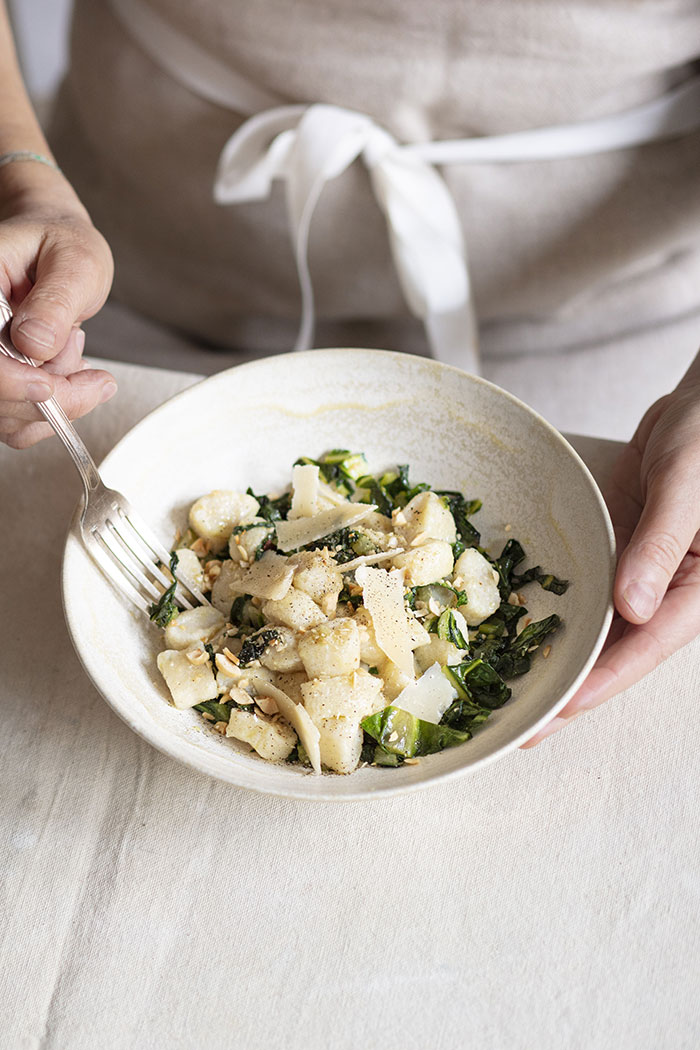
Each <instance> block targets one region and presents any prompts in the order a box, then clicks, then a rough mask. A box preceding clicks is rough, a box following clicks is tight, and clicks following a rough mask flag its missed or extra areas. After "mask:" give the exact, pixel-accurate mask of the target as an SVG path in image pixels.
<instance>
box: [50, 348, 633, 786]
mask: <svg viewBox="0 0 700 1050" xmlns="http://www.w3.org/2000/svg"><path fill="white" fill-rule="evenodd" d="M330 448H350V449H353V450H360V451H363V452H364V453H365V455H366V457H367V460H368V462H369V464H370V469H371V470H372V471H373V472H376V471H378V470H381V469H383V468H387V467H390V466H392V465H395V464H396V463H408V464H410V473H411V479H412V480H415V481H419V480H421V481H427V482H429V483H430V484H431V485H433V486H435V487H437V488H447V489H458V490H459V491H460V492H463V493H464V494H465V495H466V496H467V497H468V498H474V497H478V498H480V499H482V500H483V508H482V510H481V511H480V512H479V514H478V517H477V519H476V523H477V524H478V526H479V528H480V530H481V532H482V542H483V543H484V545H485V546H486V547H487V548H489V549H490V550H492V551H494V552H500V549H501V547H502V545H503V543H504V542H505V540H506V539H508V537H509V536H514V537H517V538H518V539H519V540H520V541H521V543H522V544H523V546H524V547H525V549H526V551H527V553H528V562H526V563H525V564H526V565H528V564H535V563H539V564H541V565H543V566H544V567H546V568H547V569H548V570H549V571H551V572H554V573H555V574H556V575H558V576H561V577H565V578H567V579H569V580H570V581H571V585H570V587H569V589H568V591H567V592H566V594H564V595H562V596H560V597H558V596H556V595H553V594H551V593H548V592H545V591H542V590H541V589H540V588H539V587H537V586H536V585H530V587H529V588H528V609H529V611H530V614H531V615H532V617H533V618H534V619H540V618H541V617H543V616H546V615H548V614H549V613H551V612H557V613H559V614H560V615H561V617H562V619H563V621H564V626H563V627H562V628H561V629H560V630H559V631H558V632H557V634H556V635H555V636H553V638H552V649H551V655H550V656H549V658H548V659H546V660H544V659H542V658H541V655H540V656H539V658H537V659H535V660H534V661H533V669H532V671H531V672H530V673H529V674H527V675H526V676H524V677H523V678H520V679H516V680H515V681H514V682H513V683H511V684H512V685H513V697H512V699H511V700H510V701H509V703H508V704H506V705H505V706H504V707H503V708H501V709H500V710H498V711H496V712H495V713H494V714H493V715H492V717H491V718H490V719H489V721H488V722H487V723H486V724H485V726H484V727H483V728H481V729H480V730H479V731H478V733H477V734H476V735H475V736H474V738H473V739H472V740H470V741H468V742H467V743H466V744H464V745H462V746H460V747H456V748H452V749H450V750H447V751H444V752H442V753H440V754H437V755H432V756H429V757H427V758H423V759H421V761H420V762H419V763H418V764H417V765H410V766H403V767H401V768H398V769H380V768H376V767H366V768H362V769H359V770H357V771H356V772H355V773H353V774H352V775H350V776H345V777H344V776H338V775H333V774H327V775H322V776H314V775H313V774H310V773H307V772H306V771H305V770H303V769H301V768H299V767H294V766H288V765H272V764H269V763H267V762H264V761H262V760H261V759H260V758H258V757H257V756H256V755H255V754H254V753H251V752H250V751H249V749H248V748H247V746H246V745H243V744H238V743H236V742H233V741H231V740H226V739H225V738H222V737H221V736H219V735H218V734H217V733H216V732H215V731H213V730H212V729H210V728H209V727H208V726H207V725H206V724H205V723H204V722H203V720H202V719H201V718H200V716H199V715H198V714H197V713H196V712H194V711H186V712H183V711H177V710H175V708H174V707H172V706H171V704H170V703H169V702H168V694H167V692H166V689H165V686H164V683H163V681H162V679H161V677H160V675H159V673H158V671H157V669H156V663H155V658H156V654H157V653H158V651H159V649H160V648H162V635H161V633H160V631H158V630H157V629H156V628H155V627H153V626H152V625H151V624H150V623H149V622H148V621H147V620H146V619H145V617H144V616H143V614H141V613H138V612H137V611H136V610H133V609H132V608H131V607H130V606H129V604H128V603H127V602H126V601H123V600H121V599H120V597H119V595H118V594H117V593H116V592H115V591H114V590H113V589H112V587H111V586H110V584H109V583H108V582H107V581H106V580H105V579H104V578H103V577H102V575H101V573H100V572H99V570H98V569H97V568H96V567H95V566H94V565H93V564H92V562H91V561H90V559H89V557H88V555H87V554H86V553H85V551H84V550H83V548H82V545H81V543H80V539H79V536H78V532H77V530H76V523H77V512H76V518H75V520H74V523H73V527H72V529H71V532H70V534H69V536H68V539H67V543H66V550H65V557H64V564H63V594H64V606H65V613H66V619H67V622H68V627H69V629H70V633H71V636H72V639H73V643H74V645H75V648H76V650H77V652H78V655H79V657H80V659H81V660H82V663H83V665H84V667H85V669H86V671H87V673H88V674H89V676H90V678H91V679H92V681H93V682H94V684H95V686H96V687H97V689H98V690H99V691H100V692H101V693H102V695H103V696H104V698H105V699H106V700H107V702H108V703H109V704H110V705H111V706H112V707H113V708H114V710H115V711H116V712H117V714H118V715H120V717H121V718H123V719H124V721H125V722H126V723H127V724H128V725H129V726H130V727H131V728H132V729H133V730H134V731H135V732H136V733H138V734H139V735H140V736H142V737H144V738H145V739H146V740H148V741H149V742H150V743H151V744H153V745H154V746H155V747H157V748H159V749H160V750H161V751H163V752H165V753H166V754H168V755H170V756H171V757H172V758H176V759H178V760H179V761H181V762H184V763H186V764H187V765H189V766H191V767H192V768H193V769H196V770H199V771H200V772H202V773H206V774H208V775H209V776H213V777H217V778H219V779H221V780H225V781H229V782H230V783H232V784H236V785H238V786H240V787H245V788H251V789H253V790H256V791H261V792H265V793H269V794H274V795H281V796H287V797H293V798H305V799H324V800H329V799H361V798H362V799H364V798H371V797H378V796H382V795H390V794H395V793H398V792H405V791H409V790H412V789H415V788H418V787H423V786H425V785H427V784H431V783H436V782H437V781H445V780H447V779H450V778H452V777H457V776H461V775H463V774H465V773H468V772H474V771H476V770H478V769H480V768H481V767H482V766H484V765H485V764H486V763H488V762H492V761H493V760H494V759H496V758H498V757H499V756H501V755H505V754H506V753H507V752H508V751H510V750H512V749H513V748H516V747H517V746H518V745H519V744H520V743H522V742H523V741H525V740H527V739H528V737H530V736H531V735H532V734H533V733H534V732H535V731H536V730H537V729H538V728H539V727H541V726H542V725H544V724H545V723H546V722H547V721H549V719H550V718H552V717H553V716H554V715H555V714H556V713H557V711H559V710H560V708H561V707H563V706H564V704H565V703H566V702H567V700H568V699H569V698H570V697H571V696H572V695H573V693H574V692H575V690H576V689H577V687H578V686H579V684H580V683H581V681H582V680H583V679H584V677H585V676H586V674H587V672H588V670H589V669H590V668H591V666H592V664H593V662H594V660H595V658H596V656H597V654H598V653H599V651H600V649H601V647H602V644H603V641H604V638H605V634H606V632H607V629H608V626H609V623H610V619H611V615H612V602H611V591H612V580H613V573H614V540H613V532H612V527H611V524H610V520H609V517H608V514H607V511H606V508H605V505H604V503H603V499H602V497H601V495H600V492H599V490H598V488H597V486H596V484H595V482H594V480H593V478H592V476H591V474H590V473H589V471H588V470H587V468H586V467H585V466H584V464H583V462H582V461H581V459H580V458H579V456H578V455H577V454H576V453H575V452H574V450H573V449H572V448H571V446H570V445H569V444H568V443H567V442H566V441H565V440H564V438H563V437H562V436H561V435H560V434H559V433H558V432H557V431H556V430H555V429H554V428H553V427H551V426H550V425H549V424H548V423H546V422H545V420H544V419H542V418H541V417H540V416H539V415H537V413H536V412H534V411H533V410H532V409H530V408H528V407H527V405H524V404H523V403H522V402H520V401H518V400H517V399H516V398H514V397H512V396H511V395H510V394H508V393H506V392H505V391H503V390H501V389H500V388H498V387H496V386H494V385H493V384H491V383H488V382H486V381H484V380H483V379H478V378H475V377H474V376H471V375H467V374H465V373H463V372H461V371H459V370H457V369H454V368H450V367H448V366H445V365H441V364H438V363H436V362H434V361H430V360H426V359H423V358H419V357H413V356H408V355H404V354H397V353H389V352H385V351H373V350H345V349H341V350H316V351H311V352H309V353H302V354H288V355H284V356H280V357H272V358H266V359H264V360H262V361H259V362H255V363H253V364H247V365H243V366H241V367H238V368H233V369H230V370H228V371H226V372H222V373H220V374H218V375H215V376H213V377H212V378H210V379H207V380H205V381H203V382H201V383H199V384H197V385H196V386H194V387H192V388H190V389H188V390H186V391H184V392H183V393H181V394H179V395H178V396H176V397H174V398H172V400H170V401H168V402H166V403H165V404H164V405H162V406H161V407H160V408H158V409H156V410H155V411H154V412H151V413H150V415H148V416H147V417H146V418H145V419H143V420H142V421H141V422H140V423H139V424H138V425H137V426H135V427H134V428H133V429H132V430H131V431H130V432H129V433H128V434H127V435H126V436H125V437H124V438H122V440H121V441H120V442H119V444H118V445H117V446H116V447H115V448H114V449H113V451H112V452H110V454H109V455H108V456H107V457H106V459H105V460H104V462H103V463H102V465H101V468H100V469H101V471H102V473H103V476H104V478H105V481H106V482H107V484H109V485H111V486H113V487H114V488H116V489H119V490H121V491H122V492H124V494H125V495H126V496H127V497H128V499H129V500H131V502H132V503H134V505H135V506H136V507H137V508H138V509H139V511H140V512H141V514H142V516H143V517H144V518H145V519H146V520H148V521H150V522H151V523H152V525H153V527H154V528H155V530H156V532H157V533H158V534H159V535H160V536H161V538H162V539H163V542H164V544H165V545H166V546H170V545H171V543H172V541H173V537H174V535H175V530H176V528H177V527H178V526H180V527H182V526H183V524H184V523H185V521H186V513H187V508H188V507H189V505H190V504H191V503H192V502H193V501H194V500H195V499H196V498H197V497H198V496H200V495H201V494H202V493H205V492H208V491H210V490H211V489H214V488H231V489H240V490H245V488H246V487H247V486H248V485H252V487H253V488H254V489H255V491H257V492H268V491H271V490H280V489H282V488H284V487H286V486H287V485H288V484H289V480H290V474H291V467H292V464H293V462H294V460H295V459H296V458H297V457H298V456H300V455H309V456H313V457H316V456H319V455H320V454H322V453H323V452H324V451H326V450H328V449H330ZM506 526H511V529H510V530H508V529H506Z"/></svg>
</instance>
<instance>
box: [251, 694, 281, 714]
mask: <svg viewBox="0 0 700 1050" xmlns="http://www.w3.org/2000/svg"><path fill="white" fill-rule="evenodd" d="M255 703H256V706H257V707H259V708H260V710H261V711H262V713H263V714H264V715H276V714H277V713H278V711H279V707H278V706H277V702H276V701H275V700H273V698H272V697H271V696H256V697H255Z"/></svg>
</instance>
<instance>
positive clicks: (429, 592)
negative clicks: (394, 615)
mask: <svg viewBox="0 0 700 1050" xmlns="http://www.w3.org/2000/svg"><path fill="white" fill-rule="evenodd" d="M405 598H406V601H407V603H408V607H409V608H410V609H415V607H416V602H423V604H424V605H428V603H429V602H430V599H431V598H434V599H435V601H436V602H437V603H438V604H439V605H441V606H443V608H446V607H449V606H452V607H453V608H454V606H456V605H466V604H467V592H466V591H460V590H459V589H458V588H457V587H455V586H454V584H452V583H450V582H449V581H448V580H439V581H438V582H437V583H428V584H421V585H420V586H418V587H410V588H409V589H408V590H407V591H406V592H405Z"/></svg>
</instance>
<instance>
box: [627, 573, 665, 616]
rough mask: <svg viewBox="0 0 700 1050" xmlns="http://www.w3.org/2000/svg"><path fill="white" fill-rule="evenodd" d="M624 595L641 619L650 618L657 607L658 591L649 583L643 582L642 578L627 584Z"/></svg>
mask: <svg viewBox="0 0 700 1050" xmlns="http://www.w3.org/2000/svg"><path fill="white" fill-rule="evenodd" d="M622 597H623V600H624V601H625V602H626V603H627V605H629V607H630V609H631V610H632V612H633V613H634V615H635V616H638V617H639V618H640V620H648V619H649V617H650V616H652V615H653V613H654V610H655V609H656V603H657V597H656V591H654V590H653V589H652V588H651V587H650V586H649V584H648V583H643V581H642V580H632V582H631V583H630V584H628V585H627V588H626V590H625V591H624V592H623V595H622Z"/></svg>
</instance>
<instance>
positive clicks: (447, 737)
mask: <svg viewBox="0 0 700 1050" xmlns="http://www.w3.org/2000/svg"><path fill="white" fill-rule="evenodd" d="M362 728H363V729H364V731H365V733H367V735H368V736H370V737H371V738H372V739H373V740H376V742H377V744H378V745H379V746H380V747H381V748H382V749H383V751H385V752H387V753H388V754H391V755H397V756H399V757H400V758H414V757H416V756H417V755H432V754H434V753H435V752H436V751H442V750H443V749H444V748H446V747H455V745H457V744H463V743H464V741H465V740H468V739H469V736H470V734H469V733H468V732H463V731H461V730H458V729H453V728H452V727H451V726H448V725H435V724H434V723H433V722H424V721H423V719H421V718H416V717H415V715H411V714H409V713H408V711H402V710H401V708H399V707H392V706H389V707H385V708H384V710H383V711H378V712H377V713H376V714H374V715H370V716H369V717H368V718H365V719H363V721H362ZM375 761H376V757H375ZM382 764H386V763H382Z"/></svg>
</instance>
